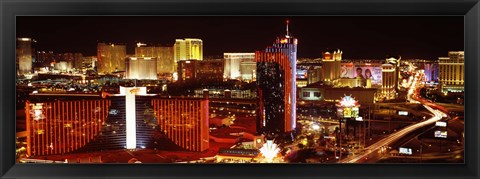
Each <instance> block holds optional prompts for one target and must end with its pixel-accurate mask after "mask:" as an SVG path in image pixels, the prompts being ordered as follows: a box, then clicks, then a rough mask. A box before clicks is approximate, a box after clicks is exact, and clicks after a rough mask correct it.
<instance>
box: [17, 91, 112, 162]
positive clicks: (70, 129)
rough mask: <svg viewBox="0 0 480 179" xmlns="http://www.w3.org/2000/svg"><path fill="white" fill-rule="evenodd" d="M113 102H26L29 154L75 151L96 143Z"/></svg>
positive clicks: (102, 100)
mask: <svg viewBox="0 0 480 179" xmlns="http://www.w3.org/2000/svg"><path fill="white" fill-rule="evenodd" d="M109 106H110V100H106V99H99V100H75V101H61V100H57V101H54V102H44V103H31V102H29V101H27V102H26V112H27V115H26V117H27V153H28V155H30V156H35V155H54V154H64V153H68V152H73V151H75V150H77V149H80V148H81V147H83V146H84V145H85V144H87V143H88V142H90V141H91V140H93V139H94V138H95V137H96V136H97V135H98V134H99V133H100V129H101V126H102V123H103V122H104V121H105V119H106V118H107V115H108V107H109Z"/></svg>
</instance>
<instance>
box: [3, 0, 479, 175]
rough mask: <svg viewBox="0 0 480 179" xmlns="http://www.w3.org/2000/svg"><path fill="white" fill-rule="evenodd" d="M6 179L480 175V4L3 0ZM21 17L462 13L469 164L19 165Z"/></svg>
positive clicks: (436, 0)
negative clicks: (17, 62) (17, 92)
mask: <svg viewBox="0 0 480 179" xmlns="http://www.w3.org/2000/svg"><path fill="white" fill-rule="evenodd" d="M0 11H1V23H0V26H1V27H0V29H1V30H0V31H1V36H0V42H1V48H0V54H1V59H0V68H1V69H0V74H1V81H0V90H1V93H0V103H1V108H0V115H1V116H0V133H1V137H0V144H1V146H2V147H1V151H0V159H1V162H0V176H1V177H2V178H54V177H60V178H67V177H68V178H87V177H88V178H195V177H202V178H231V177H233V178H247V177H248V178H377V177H378V178H463V179H466V178H469V179H470V178H471V179H473V178H479V177H480V174H479V171H478V169H479V159H480V158H479V155H478V153H477V152H478V151H480V150H479V147H480V143H479V142H478V140H479V139H480V136H479V129H480V126H479V123H478V119H479V113H480V110H478V109H479V105H478V104H479V101H480V98H479V96H478V91H479V89H478V84H480V83H479V79H480V72H479V71H480V70H478V69H480V66H479V63H478V61H479V59H480V58H479V51H480V36H479V33H480V3H479V0H463V1H458V0H300V1H294V0H277V1H273V0H268V1H267V0H233V1H228V2H226V1H222V0H206V1H199V0H198V1H197V0H178V1H170V0H160V1H150V0H140V1H135V0H105V1H95V0H68V1H65V0H64V1H61V0H38V1H31V0H17V1H13V0H2V1H0ZM19 15H461V16H464V17H465V52H466V53H465V79H466V82H465V95H466V96H467V98H466V99H465V108H466V111H465V118H466V119H467V120H466V125H465V136H466V137H465V140H466V142H465V148H466V149H465V163H464V164H365V165H355V164H328V165H316V164H314V165H312V164H242V165H235V164H212V165H209V164H204V165H197V164H140V165H132V164H99V165H94V164H87V165H85V164H68V165H63V164H31V165H30V164H15V155H14V154H15V147H14V142H15V138H14V137H15V120H14V119H15V112H14V111H15V105H14V104H15V96H16V95H15V68H14V65H15V17H16V16H19Z"/></svg>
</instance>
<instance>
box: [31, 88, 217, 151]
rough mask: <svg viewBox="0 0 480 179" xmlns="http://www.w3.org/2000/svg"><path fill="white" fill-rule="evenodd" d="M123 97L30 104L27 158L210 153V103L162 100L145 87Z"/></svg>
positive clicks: (128, 90) (129, 90)
mask: <svg viewBox="0 0 480 179" xmlns="http://www.w3.org/2000/svg"><path fill="white" fill-rule="evenodd" d="M120 91H121V93H120V94H113V95H109V96H108V97H105V98H100V97H94V98H92V97H90V98H85V99H78V98H77V99H75V98H71V99H70V100H69V99H64V100H38V99H37V100H36V101H35V100H33V99H32V100H31V101H27V102H26V112H27V117H26V126H27V153H28V155H29V156H41V155H55V154H65V153H74V152H93V151H103V150H115V149H125V148H127V149H135V148H149V149H165V150H187V151H196V152H199V151H205V150H206V149H208V148H209V141H208V137H209V136H208V130H209V129H208V100H206V99H204V98H163V97H159V96H156V95H149V94H146V88H145V87H132V88H127V87H125V88H123V87H121V89H120ZM69 95H70V94H69ZM70 96H71V95H70Z"/></svg>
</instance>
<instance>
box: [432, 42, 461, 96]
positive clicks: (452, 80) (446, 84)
mask: <svg viewBox="0 0 480 179" xmlns="http://www.w3.org/2000/svg"><path fill="white" fill-rule="evenodd" d="M464 55H465V53H464V51H450V52H448V57H439V58H438V60H439V62H438V65H439V69H440V73H439V83H440V84H441V89H442V91H443V92H449V91H450V92H461V91H464V85H465V84H464V82H465V58H464Z"/></svg>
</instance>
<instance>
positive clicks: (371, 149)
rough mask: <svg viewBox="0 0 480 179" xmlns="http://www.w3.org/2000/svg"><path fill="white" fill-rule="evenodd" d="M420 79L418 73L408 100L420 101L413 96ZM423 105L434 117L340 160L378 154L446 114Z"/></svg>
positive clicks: (354, 160) (347, 161)
mask: <svg viewBox="0 0 480 179" xmlns="http://www.w3.org/2000/svg"><path fill="white" fill-rule="evenodd" d="M418 79H419V78H418V75H417V76H416V77H415V79H414V81H413V82H412V84H411V87H410V90H409V92H408V100H409V101H410V102H411V103H420V102H418V101H417V100H415V99H413V98H412V94H413V92H414V91H416V90H415V88H416V82H417V80H418ZM423 106H424V107H425V108H426V109H427V110H428V111H430V112H431V113H432V114H433V117H431V118H429V119H426V120H423V121H421V122H418V123H416V124H412V125H409V126H407V127H405V128H403V129H401V130H399V131H397V132H395V133H392V134H390V135H388V136H387V137H385V138H383V139H381V140H379V141H378V142H376V143H374V144H372V145H370V146H368V147H366V148H365V149H364V150H363V152H361V153H360V154H357V155H352V156H348V157H347V158H344V159H342V160H340V161H339V163H357V162H359V161H360V160H362V159H364V158H368V156H369V155H372V154H374V155H376V154H378V151H379V150H383V149H384V147H386V146H389V145H390V144H392V143H393V142H395V141H397V140H399V139H401V138H402V137H404V136H405V135H407V134H409V133H411V132H413V131H415V130H417V129H420V128H422V127H425V126H427V125H431V124H433V123H435V122H436V121H439V120H440V119H442V117H444V116H446V114H445V113H443V112H442V111H439V110H436V109H433V108H431V107H430V106H427V105H425V104H424V105H423Z"/></svg>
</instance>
